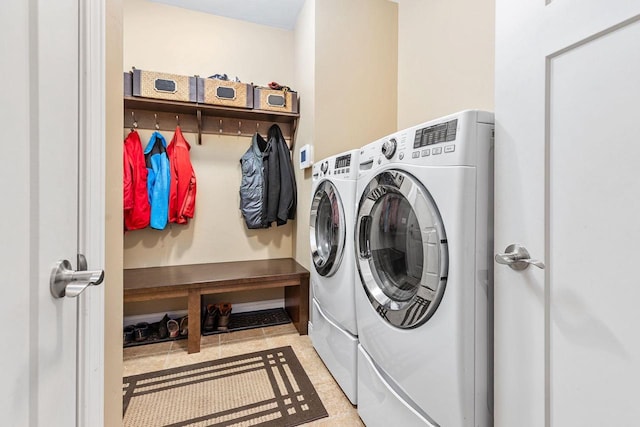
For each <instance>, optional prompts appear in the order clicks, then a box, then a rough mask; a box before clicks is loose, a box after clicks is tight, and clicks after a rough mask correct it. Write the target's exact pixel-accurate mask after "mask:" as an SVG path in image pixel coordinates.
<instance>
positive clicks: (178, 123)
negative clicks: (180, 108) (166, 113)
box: [176, 114, 180, 126]
mask: <svg viewBox="0 0 640 427" xmlns="http://www.w3.org/2000/svg"><path fill="white" fill-rule="evenodd" d="M176 125H177V126H180V117H178V115H177V114H176Z"/></svg>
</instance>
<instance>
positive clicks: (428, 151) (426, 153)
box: [422, 148, 431, 157]
mask: <svg viewBox="0 0 640 427" xmlns="http://www.w3.org/2000/svg"><path fill="white" fill-rule="evenodd" d="M430 154H431V150H430V149H428V148H427V149H426V150H422V157H427V156H429V155H430Z"/></svg>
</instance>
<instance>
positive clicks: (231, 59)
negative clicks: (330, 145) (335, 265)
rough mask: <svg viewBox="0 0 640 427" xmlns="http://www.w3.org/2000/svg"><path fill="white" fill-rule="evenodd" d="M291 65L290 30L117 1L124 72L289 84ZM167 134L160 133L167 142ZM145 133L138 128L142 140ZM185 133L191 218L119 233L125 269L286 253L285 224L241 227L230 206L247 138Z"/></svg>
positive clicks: (288, 235)
mask: <svg viewBox="0 0 640 427" xmlns="http://www.w3.org/2000/svg"><path fill="white" fill-rule="evenodd" d="M163 29H164V31H163ZM293 64H294V62H293V32H292V31H287V30H282V29H276V28H271V27H266V26H262V25H256V24H252V23H248V22H243V21H238V20H234V19H229V18H224V17H219V16H214V15H210V14H205V13H200V12H194V11H190V10H186V9H181V8H177V7H172V6H167V5H163V4H158V3H152V2H149V1H144V0H128V1H127V2H125V7H124V64H123V67H124V69H125V70H128V69H130V67H131V66H135V67H136V68H139V69H144V70H152V71H166V72H173V73H178V74H184V75H194V74H198V75H202V76H209V75H212V74H215V73H226V74H228V75H229V76H230V77H235V76H238V77H239V78H240V79H241V80H242V81H246V82H254V83H256V84H261V85H265V84H267V83H268V82H270V81H273V80H275V81H278V82H280V83H283V84H289V85H291V82H292V80H293V74H294V71H293ZM126 132H127V131H126V130H125V133H126ZM261 133H263V134H266V129H265V130H263V131H261ZM172 134H173V133H172V132H163V135H164V136H165V138H167V142H169V140H170V139H171V137H172ZM150 135H151V132H150V131H145V130H141V131H140V136H141V139H142V140H143V144H146V142H147V141H148V139H149V136H150ZM185 136H186V138H187V140H188V141H189V142H190V144H191V147H192V148H191V161H192V164H193V167H194V170H195V173H196V177H197V182H198V187H197V199H196V212H195V217H194V219H193V220H192V221H191V222H190V223H189V224H188V225H177V224H171V225H169V226H168V227H167V228H166V229H165V230H161V231H160V230H152V229H145V230H135V231H131V232H127V233H126V235H125V238H124V266H125V268H135V267H148V266H158V265H180V264H196V263H204V262H224V261H238V260H248V259H266V258H283V257H291V256H292V235H293V224H292V223H291V222H290V223H288V224H287V225H285V226H282V227H275V226H274V227H272V228H270V229H268V230H248V229H247V228H246V226H245V225H244V221H243V219H242V216H241V214H240V211H239V209H238V205H239V195H238V188H239V186H240V180H241V171H240V164H239V159H240V157H241V156H242V154H243V153H244V152H245V151H246V150H247V148H248V147H249V145H250V143H251V139H250V138H248V137H232V136H218V135H204V136H203V141H202V145H197V144H196V143H195V135H193V134H185Z"/></svg>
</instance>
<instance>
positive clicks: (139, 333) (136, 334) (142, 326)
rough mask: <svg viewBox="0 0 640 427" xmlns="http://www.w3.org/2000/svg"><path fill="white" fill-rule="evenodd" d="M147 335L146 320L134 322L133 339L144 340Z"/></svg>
mask: <svg viewBox="0 0 640 427" xmlns="http://www.w3.org/2000/svg"><path fill="white" fill-rule="evenodd" d="M148 337H149V324H148V323H147V322H140V323H136V326H135V329H134V330H133V339H134V340H136V341H137V342H140V341H144V340H146V339H147V338H148Z"/></svg>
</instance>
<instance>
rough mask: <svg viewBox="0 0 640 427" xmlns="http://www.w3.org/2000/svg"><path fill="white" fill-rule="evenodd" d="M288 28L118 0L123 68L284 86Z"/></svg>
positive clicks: (289, 65)
mask: <svg viewBox="0 0 640 427" xmlns="http://www.w3.org/2000/svg"><path fill="white" fill-rule="evenodd" d="M292 50H293V32H292V31H287V30H282V29H278V28H273V27H267V26H264V25H257V24H252V23H249V22H245V21H239V20H235V19H229V18H225V17H221V16H215V15H211V14H206V13H201V12H195V11H191V10H187V9H182V8H179V7H173V6H168V5H164V4H160V3H154V2H150V1H147V0H126V1H125V2H124V64H123V65H124V70H125V71H127V70H129V69H131V67H132V66H135V67H136V68H139V69H141V70H151V71H165V72H172V73H177V74H185V75H194V74H198V75H200V76H203V77H207V76H210V75H212V74H215V73H219V74H221V73H226V74H227V75H229V76H230V77H235V76H237V77H239V78H240V79H241V80H242V81H243V82H254V83H255V84H259V85H265V84H267V83H269V82H270V81H272V80H275V81H277V82H280V83H283V84H287V83H288V82H291V79H292V76H293V55H292V53H291V52H292Z"/></svg>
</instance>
